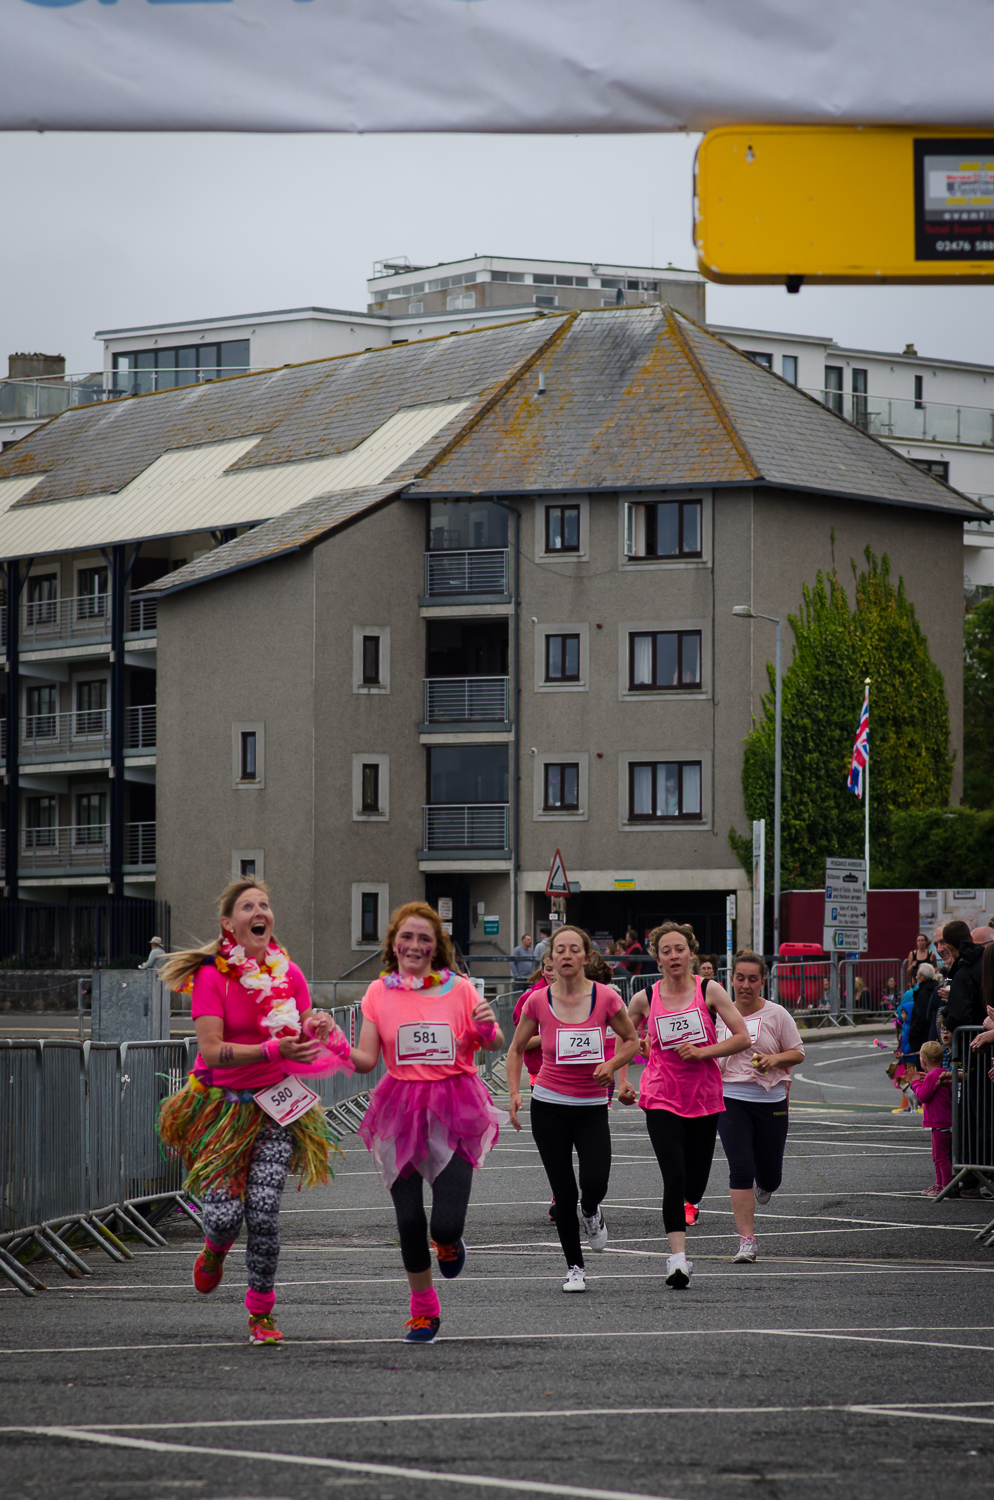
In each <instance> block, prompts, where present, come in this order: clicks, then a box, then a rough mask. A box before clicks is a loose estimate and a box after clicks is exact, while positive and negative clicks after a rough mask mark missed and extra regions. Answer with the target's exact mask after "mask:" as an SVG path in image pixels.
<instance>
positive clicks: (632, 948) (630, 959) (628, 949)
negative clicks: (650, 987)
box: [622, 927, 645, 975]
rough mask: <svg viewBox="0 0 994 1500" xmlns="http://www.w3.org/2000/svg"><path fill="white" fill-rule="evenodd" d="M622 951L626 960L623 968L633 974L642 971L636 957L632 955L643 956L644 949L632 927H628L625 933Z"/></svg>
mask: <svg viewBox="0 0 994 1500" xmlns="http://www.w3.org/2000/svg"><path fill="white" fill-rule="evenodd" d="M622 952H623V953H624V955H625V958H626V960H627V962H626V963H625V968H626V969H627V970H628V972H629V974H633V975H634V974H642V973H644V969H643V967H642V965H641V964H640V963H639V961H638V958H637V957H634V956H633V955H636V954H638V955H640V956H643V957H644V955H645V949H644V948H643V947H642V944H641V943H640V942H639V939H638V933H637V932H636V931H635V928H634V927H629V929H628V931H627V932H626V933H625V945H624V948H623V949H622Z"/></svg>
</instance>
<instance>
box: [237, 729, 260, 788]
mask: <svg viewBox="0 0 994 1500" xmlns="http://www.w3.org/2000/svg"><path fill="white" fill-rule="evenodd" d="M257 742H258V736H257V735H256V733H255V731H254V730H252V729H243V730H242V733H241V750H240V752H239V758H238V779H239V781H255V780H256V772H257V758H256V750H257Z"/></svg>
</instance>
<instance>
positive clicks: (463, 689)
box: [425, 677, 508, 728]
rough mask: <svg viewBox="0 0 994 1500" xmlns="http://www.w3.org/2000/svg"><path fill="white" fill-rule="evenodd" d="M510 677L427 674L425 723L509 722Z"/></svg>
mask: <svg viewBox="0 0 994 1500" xmlns="http://www.w3.org/2000/svg"><path fill="white" fill-rule="evenodd" d="M507 688H508V679H507V678H506V677H426V678H425V724H426V725H431V724H439V725H441V724H447V725H453V724H469V725H477V724H496V725H500V726H502V727H505V728H506V726H507V722H508V719H507Z"/></svg>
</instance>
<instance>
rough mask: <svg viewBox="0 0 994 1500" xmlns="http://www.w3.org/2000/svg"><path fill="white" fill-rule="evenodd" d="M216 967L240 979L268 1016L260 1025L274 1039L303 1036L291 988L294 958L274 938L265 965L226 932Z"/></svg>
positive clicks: (222, 935)
mask: <svg viewBox="0 0 994 1500" xmlns="http://www.w3.org/2000/svg"><path fill="white" fill-rule="evenodd" d="M214 966H215V968H216V969H217V970H218V971H219V973H221V974H226V975H228V976H229V977H230V978H232V979H237V980H238V982H239V984H241V985H244V987H245V989H247V990H248V991H249V992H250V993H251V994H252V995H253V997H254V999H255V1002H256V1004H257V1005H258V1006H259V1009H260V1010H261V1009H262V1008H263V1007H266V1014H265V1015H264V1016H262V1017H261V1019H260V1022H259V1024H260V1026H262V1028H263V1030H265V1031H268V1032H269V1033H270V1035H271V1036H274V1037H283V1036H299V1035H300V1012H299V1011H298V1010H297V1002H296V1000H295V999H294V997H293V991H292V989H291V985H290V977H289V976H290V955H289V954H288V953H287V951H286V949H285V948H281V947H280V945H279V943H277V942H274V941H273V940H272V939H270V942H269V947H268V948H267V949H266V956H265V958H264V959H263V961H262V963H261V964H260V963H258V962H257V961H256V960H255V959H254V958H250V957H249V955H248V954H247V953H246V952H245V949H244V948H243V947H242V946H241V944H240V943H235V942H233V941H232V939H231V936H230V934H228V933H227V932H222V934H221V946H220V949H219V951H218V953H217V955H216V957H215V959H214Z"/></svg>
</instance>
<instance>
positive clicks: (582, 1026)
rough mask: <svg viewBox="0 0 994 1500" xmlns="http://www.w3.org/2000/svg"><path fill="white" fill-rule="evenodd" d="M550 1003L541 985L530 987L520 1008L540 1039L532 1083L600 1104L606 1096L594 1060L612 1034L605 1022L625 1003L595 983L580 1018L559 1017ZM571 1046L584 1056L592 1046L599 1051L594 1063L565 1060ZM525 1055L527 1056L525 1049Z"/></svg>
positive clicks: (603, 1051)
mask: <svg viewBox="0 0 994 1500" xmlns="http://www.w3.org/2000/svg"><path fill="white" fill-rule="evenodd" d="M554 1005H555V1002H554V1001H553V1000H552V999H551V996H550V994H549V989H548V986H546V985H543V986H542V988H541V989H535V990H532V992H531V994H530V995H529V996H528V998H527V999H526V1001H525V1003H524V1005H523V1006H522V1010H521V1014H522V1015H523V1016H528V1017H529V1019H530V1020H532V1021H534V1022H535V1024H536V1025H537V1026H538V1028H539V1035H540V1036H541V1038H542V1066H541V1068H540V1069H539V1072H538V1077H537V1078H536V1079H535V1083H536V1084H537V1085H538V1086H539V1087H540V1088H545V1089H550V1090H551V1091H552V1092H553V1093H556V1094H569V1095H571V1096H572V1097H573V1098H574V1099H589V1100H590V1102H591V1104H601V1103H603V1102H604V1100H605V1099H606V1098H607V1089H606V1087H605V1086H604V1084H603V1083H597V1082H596V1080H595V1079H594V1069H595V1068H596V1067H597V1066H598V1062H601V1061H606V1059H607V1038H608V1037H609V1036H614V1035H615V1032H614V1029H613V1027H609V1026H608V1022H609V1021H610V1019H611V1017H612V1016H616V1015H617V1014H618V1011H619V1010H624V1008H625V1002H624V1001H623V1000H622V998H621V996H620V995H619V994H618V992H617V990H613V989H611V987H610V986H609V985H606V984H595V985H594V989H593V994H592V995H591V1006H590V1013H589V1015H588V1016H586V1017H585V1018H584V1019H583V1020H582V1021H573V1022H570V1021H563V1020H561V1019H560V1018H559V1016H557V1015H556V1012H555V1009H554ZM574 1039H575V1040H574ZM574 1048H576V1049H578V1050H579V1051H580V1052H581V1053H586V1054H587V1055H589V1054H590V1050H591V1048H593V1051H594V1053H595V1054H596V1053H597V1052H598V1051H599V1052H600V1054H601V1056H600V1057H599V1058H598V1062H580V1061H569V1060H568V1059H569V1056H570V1053H571V1051H572V1050H574ZM525 1056H526V1057H527V1056H528V1054H527V1052H526V1053H525Z"/></svg>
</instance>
